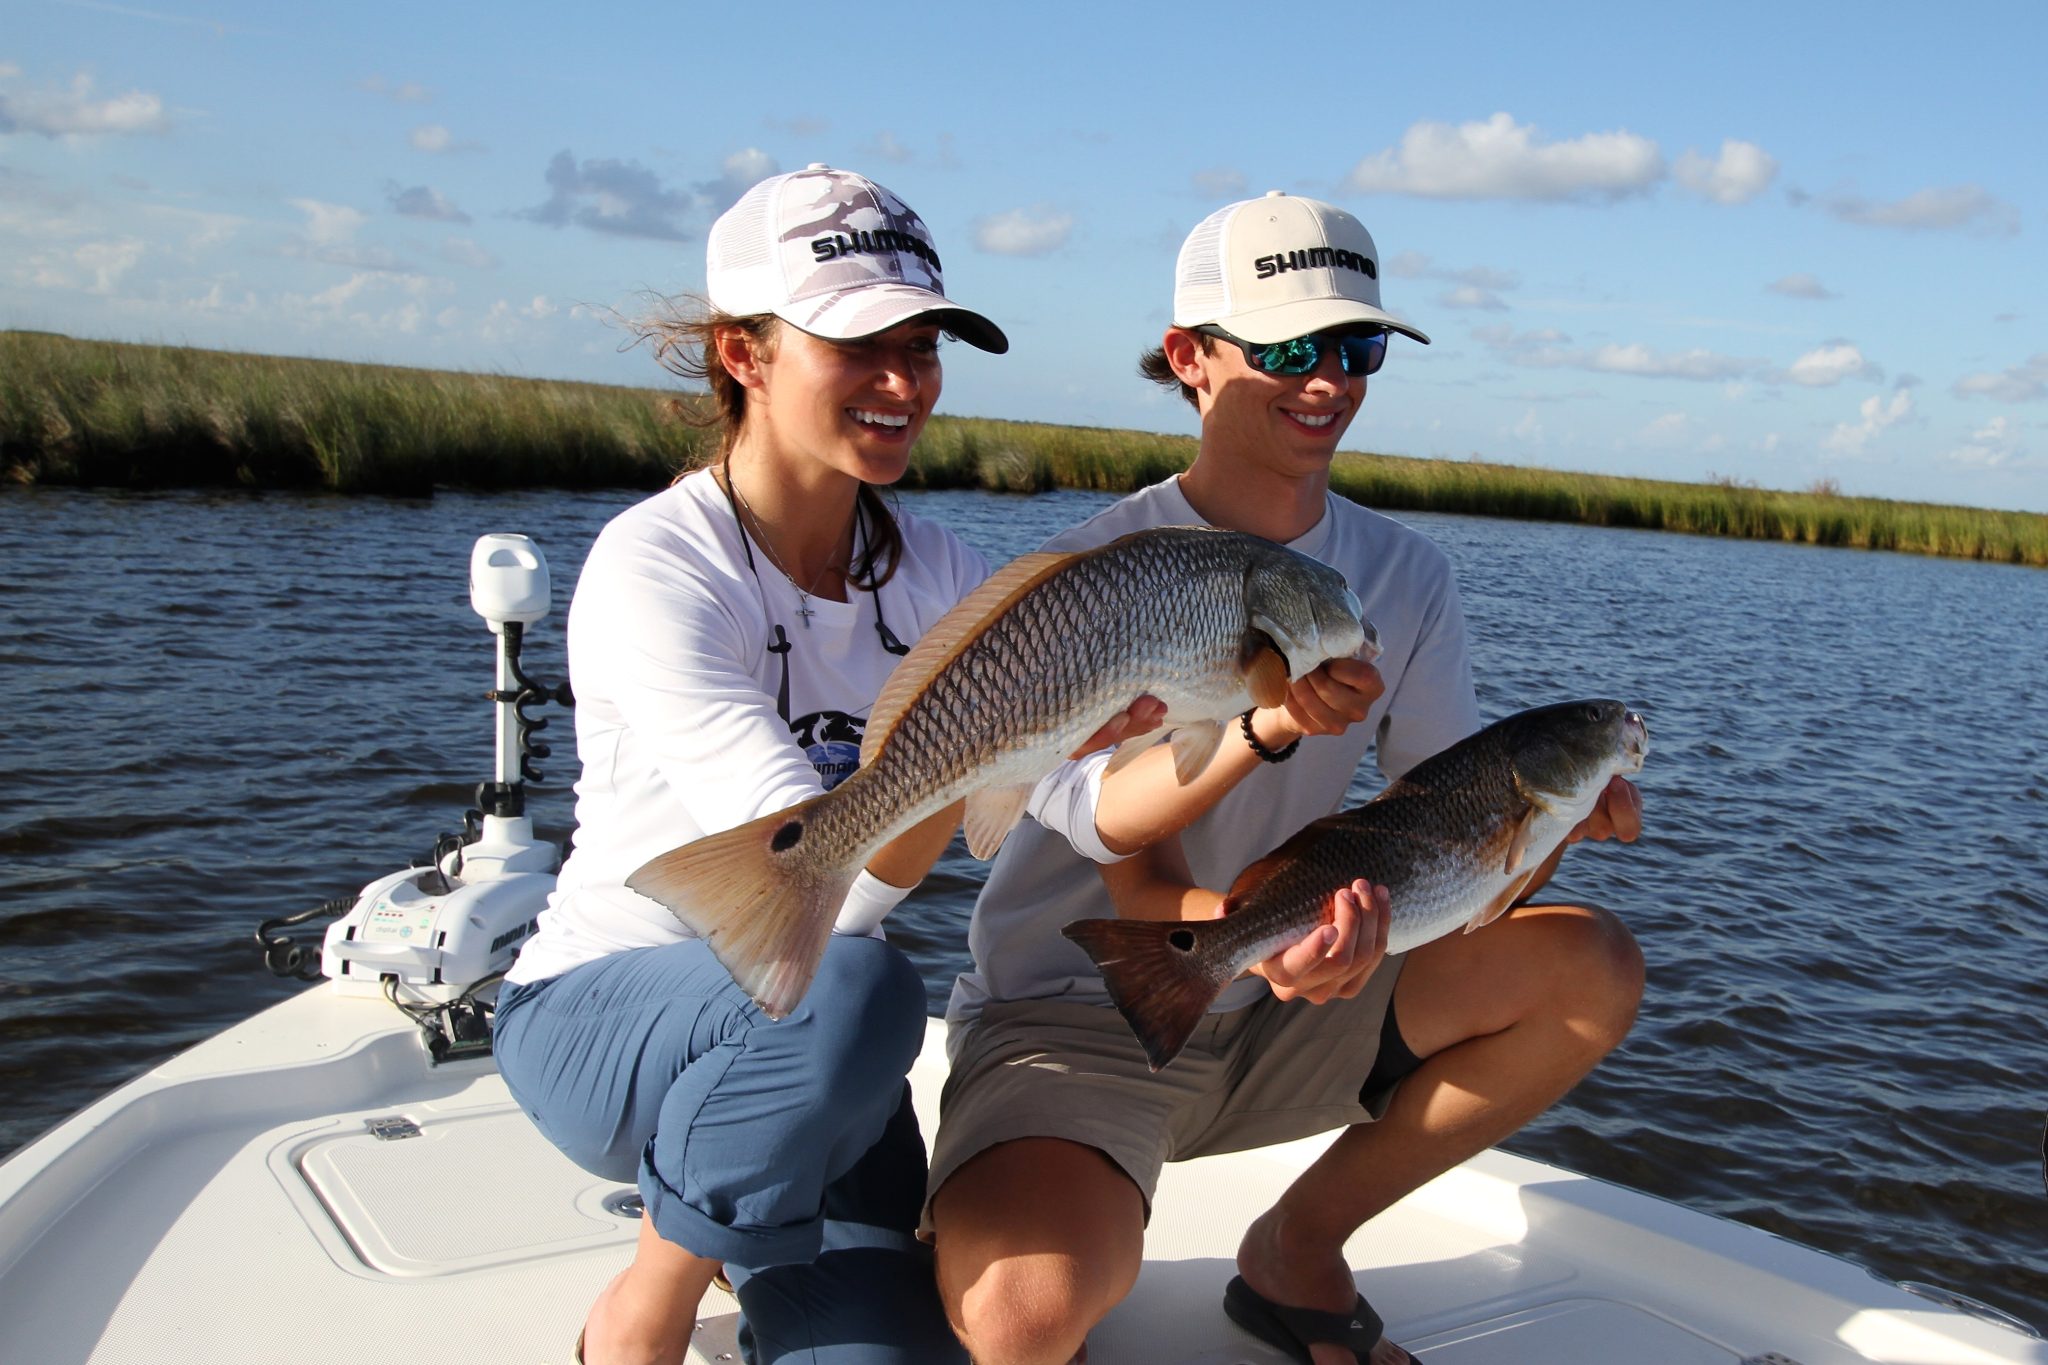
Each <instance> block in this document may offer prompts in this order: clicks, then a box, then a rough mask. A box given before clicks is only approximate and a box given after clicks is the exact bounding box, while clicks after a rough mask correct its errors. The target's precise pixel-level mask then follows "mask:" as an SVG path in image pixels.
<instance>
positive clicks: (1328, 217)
mask: <svg viewBox="0 0 2048 1365" xmlns="http://www.w3.org/2000/svg"><path fill="white" fill-rule="evenodd" d="M1204 324H1212V325H1214V326H1217V327H1221V328H1222V329H1223V330H1224V331H1226V332H1228V333H1230V334H1231V335H1232V336H1235V337H1241V338H1242V339H1244V340H1246V341H1250V342H1255V343H1257V344H1260V345H1266V344H1269V343H1272V342H1276V341H1291V340H1293V339H1294V338H1295V337H1298V336H1307V335H1308V334H1309V333H1311V332H1321V331H1326V330H1328V329H1329V328H1332V327H1343V326H1345V325H1347V324H1366V325H1370V326H1376V327H1386V328H1389V329H1391V330H1393V331H1396V332H1399V333H1401V335H1403V336H1410V337H1414V338H1415V339H1416V340H1417V341H1419V342H1421V343H1422V344H1423V345H1425V346H1427V345H1428V344H1429V338H1428V337H1426V336H1424V335H1423V334H1422V333H1421V332H1419V331H1417V330H1416V329H1415V328H1413V327H1411V326H1409V325H1408V324H1407V323H1405V322H1403V321H1401V319H1399V318H1397V317H1395V316H1394V315H1393V314H1392V313H1389V312H1387V311H1386V310H1385V309H1384V308H1381V307H1380V256H1379V251H1378V249H1377V248H1375V247H1374V246H1373V244H1372V234H1371V233H1370V232H1367V231H1366V230H1365V224H1363V223H1361V222H1359V221H1358V220H1357V219H1356V218H1353V217H1352V216H1351V215H1350V214H1348V213H1346V212H1345V211H1344V210H1342V209H1340V208H1338V207H1337V206H1336V205H1334V204H1325V203H1323V202H1321V201H1320V200H1316V199H1297V198H1295V197H1294V196H1292V195H1289V194H1284V193H1282V192H1281V191H1279V190H1269V191H1267V192H1266V194H1265V196H1264V197H1263V198H1259V199H1245V200H1241V201H1239V202H1238V203H1235V204H1230V205H1227V206H1225V207H1223V208H1220V209H1218V210H1216V212H1214V213H1212V214H1210V215H1209V216H1208V217H1207V218H1204V219H1203V220H1202V221H1201V222H1199V223H1197V224H1196V225H1195V230H1194V231H1193V232H1190V233H1189V234H1188V239H1187V241H1185V242H1183V243H1181V248H1180V259H1179V260H1178V261H1176V262H1175V263H1174V270H1173V325H1174V326H1176V327H1200V326H1202V325H1204Z"/></svg>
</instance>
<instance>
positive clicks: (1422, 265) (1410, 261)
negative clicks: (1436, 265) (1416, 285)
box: [1380, 251, 1429, 280]
mask: <svg viewBox="0 0 2048 1365" xmlns="http://www.w3.org/2000/svg"><path fill="white" fill-rule="evenodd" d="M1380 273H1381V274H1383V275H1391V276H1393V277H1394V278H1396V279H1402V280H1419V279H1421V278H1422V277H1423V276H1425V275H1427V274H1428V273H1429V257H1427V256H1425V255H1423V254H1422V253H1421V252H1419V251H1402V252H1397V253H1396V254H1395V255H1393V256H1390V257H1388V258H1387V259H1386V260H1384V261H1381V262H1380Z"/></svg>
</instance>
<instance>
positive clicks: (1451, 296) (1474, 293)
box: [1437, 284, 1508, 313]
mask: <svg viewBox="0 0 2048 1365" xmlns="http://www.w3.org/2000/svg"><path fill="white" fill-rule="evenodd" d="M1437 302H1438V303H1440V304H1442V305H1443V306H1444V307H1446V308H1476V309H1479V310H1481V311H1482V312H1488V313H1504V312H1506V311H1507V307H1508V306H1507V305H1506V304H1505V303H1502V302H1501V301H1500V295H1498V294H1496V293H1494V292H1493V291H1492V290H1491V289H1481V288H1480V287H1479V286H1478V285H1473V284H1464V285H1459V286H1458V287H1457V288H1456V289H1450V290H1446V291H1445V292H1444V293H1443V294H1441V295H1439V296H1438V298H1437Z"/></svg>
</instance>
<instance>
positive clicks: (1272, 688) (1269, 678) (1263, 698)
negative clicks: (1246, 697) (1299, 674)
mask: <svg viewBox="0 0 2048 1365" xmlns="http://www.w3.org/2000/svg"><path fill="white" fill-rule="evenodd" d="M1238 660H1239V664H1240V666H1241V667H1242V668H1243V669H1244V688H1245V691H1246V692H1248V693H1250V694H1251V699H1252V700H1253V701H1254V702H1256V703H1258V704H1259V705H1260V706H1278V705H1279V704H1280V703H1281V702H1284V701H1286V700H1287V656H1286V655H1284V654H1282V653H1281V652H1280V651H1279V650H1277V649H1275V648H1274V647H1273V641H1272V639H1271V637H1269V636H1267V635H1266V634H1265V633H1264V632H1261V631H1254V632H1252V633H1251V634H1250V635H1247V636H1246V637H1245V642H1244V646H1243V648H1242V649H1241V650H1240V651H1239V655H1238Z"/></svg>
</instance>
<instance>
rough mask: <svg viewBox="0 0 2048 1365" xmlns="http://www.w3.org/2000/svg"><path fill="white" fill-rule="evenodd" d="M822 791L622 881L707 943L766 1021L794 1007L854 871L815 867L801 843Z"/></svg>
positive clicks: (687, 848) (669, 856) (680, 850)
mask: <svg viewBox="0 0 2048 1365" xmlns="http://www.w3.org/2000/svg"><path fill="white" fill-rule="evenodd" d="M830 799H831V798H830V797H829V795H828V796H820V797H813V798H812V799H811V800H809V801H805V802H801V803H799V804H797V805H795V806H792V807H790V808H789V809H788V810H785V811H777V812H776V813H775V814H773V815H765V816H762V817H761V818H760V819H758V820H753V821H749V822H748V823H747V824H744V825H740V826H738V827H737V828H734V829H729V830H725V831H723V832H722V833H719V834H712V835H707V836H705V837H704V838H702V839H698V840H695V841H693V842H691V843H687V844H684V845H683V846H682V847H680V848H676V849H671V850H670V851H669V852H667V853H664V854H662V855H661V856H660V857H657V858H651V859H649V860H648V861H647V862H646V863H643V864H642V865H641V866H640V867H639V868H638V869H637V870H635V871H634V873H633V874H632V875H631V876H629V877H627V878H626V885H627V886H628V887H630V888H632V889H633V890H634V891H637V892H639V893H640V894H641V895H643V896H647V897H650V898H652V899H654V900H656V901H659V902H660V903H661V904H662V905H664V906H666V907H668V910H669V912H670V913H671V914H673V915H674V916H675V917H676V919H677V920H678V921H680V922H681V923H682V925H683V927H684V928H686V929H688V930H690V931H691V932H692V933H694V934H696V935H697V937H699V938H701V939H703V940H704V942H705V943H706V944H707V945H708V946H709V947H710V949H711V951H712V953H713V955H714V956H716V957H717V958H718V960H719V962H720V963H721V964H723V965H724V967H725V969H726V970H727V971H728V972H730V973H732V979H733V980H734V981H736V982H738V983H739V984H740V987H741V988H742V989H743V990H745V991H746V993H747V994H748V995H749V996H752V997H753V1000H754V1003H755V1004H757V1005H759V1006H760V1007H761V1008H762V1010H764V1011H765V1012H766V1013H767V1014H768V1016H769V1017H770V1018H774V1019H780V1018H782V1017H783V1016H784V1015H786V1014H788V1013H789V1012H790V1011H791V1010H793V1009H795V1008H796V1007H797V1004H798V1003H799V1002H800V1001H801V1000H802V999H803V997H804V992H805V991H807V990H809V989H810V984H811V978H812V977H813V976H815V975H816V974H817V970H818V961H819V959H820V958H822V957H823V956H824V955H825V942H826V940H827V939H828V938H829V937H830V936H831V933H832V922H833V920H834V919H835V918H837V916H838V914H839V906H840V903H841V902H842V901H844V900H845V899H846V892H847V890H848V888H850V887H851V886H852V885H853V878H854V874H855V872H857V871H858V870H859V869H858V868H855V869H852V870H847V871H841V870H838V869H835V868H830V867H820V866H817V865H816V864H817V860H816V858H815V857H814V856H808V851H807V850H806V849H804V847H803V843H804V836H805V834H806V832H807V830H808V829H809V827H810V825H811V824H812V823H813V821H812V815H813V812H814V809H815V807H816V806H817V804H818V803H819V802H821V801H827V800H830Z"/></svg>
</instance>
